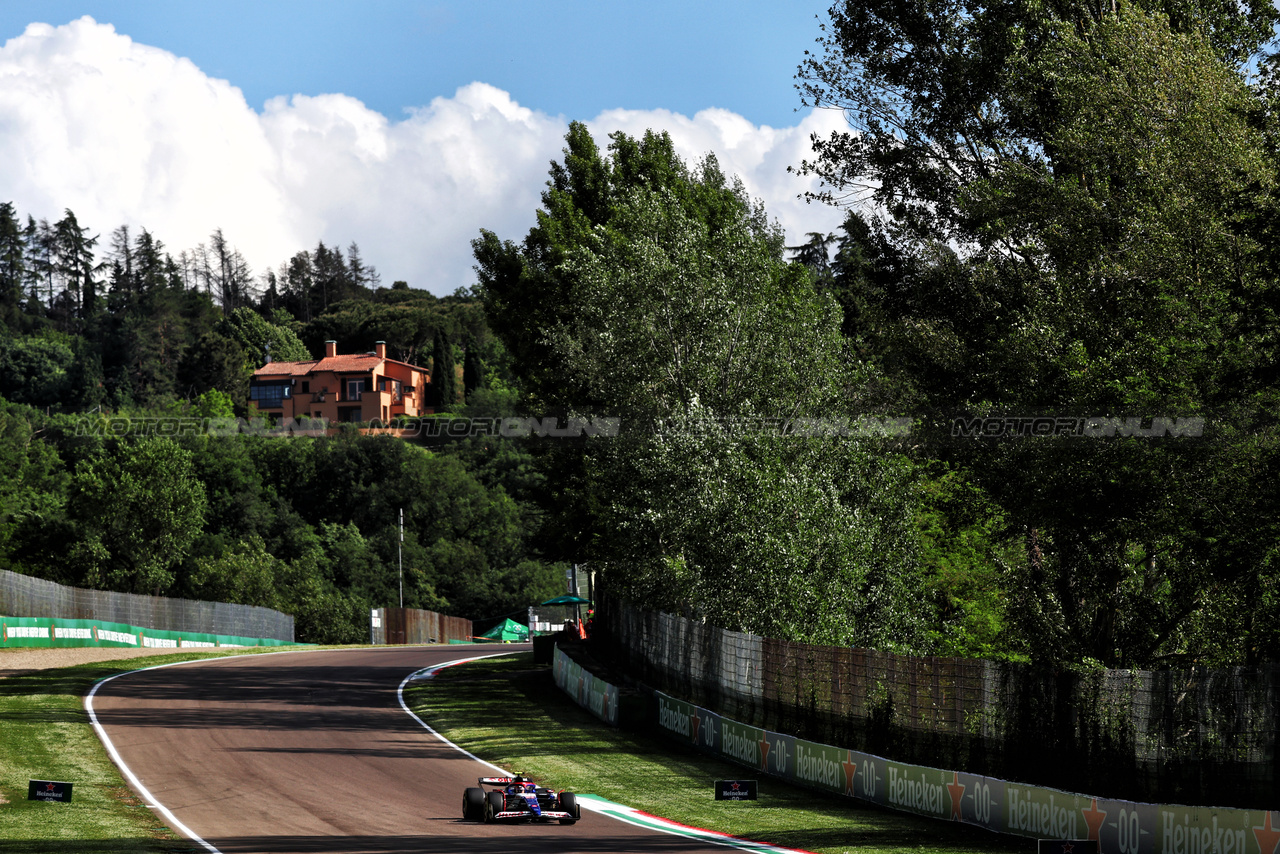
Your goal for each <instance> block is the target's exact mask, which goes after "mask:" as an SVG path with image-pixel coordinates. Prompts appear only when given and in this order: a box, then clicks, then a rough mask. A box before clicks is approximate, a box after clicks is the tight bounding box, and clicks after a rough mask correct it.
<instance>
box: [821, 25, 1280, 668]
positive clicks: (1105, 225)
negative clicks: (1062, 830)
mask: <svg viewBox="0 0 1280 854" xmlns="http://www.w3.org/2000/svg"><path fill="white" fill-rule="evenodd" d="M1153 5H1154V6H1155V7H1154V8H1153V7H1152V6H1148V5H1147V4H1126V5H1125V6H1124V7H1123V8H1117V7H1112V8H1110V9H1108V8H1106V7H1101V6H1098V7H1094V6H1071V5H1063V4H1048V5H1025V6H1024V5H1021V4H1013V5H1008V4H983V3H977V4H961V5H958V4H953V3H949V2H945V0H944V2H933V0H913V1H912V2H909V3H906V4H900V3H879V2H871V3H859V4H853V3H840V4H837V6H836V7H835V8H833V10H832V21H831V24H830V25H829V27H828V28H827V29H826V33H825V35H824V37H823V38H822V39H821V40H820V42H821V45H822V51H821V52H820V53H819V54H815V55H813V56H811V57H810V58H809V59H808V60H806V61H805V63H804V64H803V65H802V67H801V70H800V88H801V90H802V92H804V93H805V95H806V96H807V98H808V100H809V101H810V103H814V104H823V105H832V106H839V107H841V108H843V109H844V110H845V111H846V115H847V116H848V117H849V119H850V123H851V126H852V127H851V129H850V131H849V132H848V133H843V134H836V135H833V136H832V137H830V138H828V139H825V140H817V141H815V157H814V159H813V160H812V161H811V162H809V163H807V164H804V165H803V166H802V168H804V169H807V170H808V171H810V172H813V173H816V174H818V175H820V176H822V177H823V178H824V179H826V180H827V181H828V183H829V188H828V190H829V191H828V194H827V195H828V197H829V198H836V197H838V196H840V195H842V194H844V193H854V194H856V193H858V192H859V185H863V186H870V187H873V189H872V190H871V196H872V197H873V198H874V199H875V200H876V201H877V202H878V203H879V205H880V213H879V214H878V215H860V214H856V213H855V214H851V215H850V217H849V220H848V221H847V222H846V225H845V228H844V235H843V236H842V237H841V238H840V239H839V240H838V241H837V244H838V245H837V253H836V260H835V263H834V264H833V265H832V266H833V273H832V275H831V287H832V289H833V292H834V293H835V294H836V296H837V299H839V301H840V302H841V304H842V306H843V307H844V308H845V322H844V331H845V333H846V335H848V336H849V338H850V339H851V341H852V342H853V344H854V346H855V348H856V351H857V353H858V354H859V357H860V358H861V359H862V360H865V361H866V362H869V363H870V364H872V365H875V366H877V367H879V368H880V369H881V370H882V371H883V372H884V375H885V377H886V382H885V384H884V389H885V391H886V394H887V395H888V396H889V398H890V399H892V400H893V401H894V403H895V405H896V406H898V407H900V408H901V409H902V410H904V411H909V412H914V413H917V414H918V415H919V416H920V421H919V422H918V424H919V425H920V428H919V430H920V433H921V435H922V437H923V438H924V439H926V441H927V442H928V443H929V444H928V445H927V450H926V451H925V453H926V454H927V455H928V456H929V457H932V458H933V459H935V460H937V461H940V462H945V463H946V464H947V465H948V469H947V471H948V472H949V475H948V477H953V478H954V477H959V478H961V480H960V481H957V482H958V483H963V484H965V487H964V489H965V490H966V491H970V490H972V491H973V494H974V496H975V499H978V503H977V504H976V505H975V506H983V505H984V504H986V505H987V506H989V507H990V508H991V510H992V511H994V513H993V515H992V517H991V518H994V519H996V520H999V526H998V527H995V526H983V525H981V524H979V525H978V526H977V527H976V528H975V526H974V525H973V524H970V525H969V526H968V530H969V531H970V532H971V533H972V532H977V531H984V533H983V535H982V536H980V537H979V538H978V539H976V540H973V541H972V544H973V545H975V546H979V550H978V554H982V553H984V552H985V554H986V555H987V557H986V561H987V562H988V566H989V569H988V570H987V571H986V572H985V573H984V574H985V576H986V578H985V580H984V581H983V582H982V583H981V585H980V586H979V588H976V590H992V591H998V592H999V594H1000V599H1001V601H1002V602H1003V606H1002V608H1000V609H999V611H998V612H995V613H997V614H998V616H1000V617H1001V618H1002V620H1003V621H1004V623H1003V624H1004V625H1006V626H1008V627H1010V628H1011V629H1012V631H1011V632H1009V635H1010V637H1011V638H1016V639H1017V642H1018V643H1020V644H1021V645H1022V646H1023V647H1024V648H1025V649H1026V650H1027V651H1028V652H1029V653H1030V654H1031V655H1032V656H1033V657H1034V658H1036V659H1038V660H1042V661H1046V662H1050V663H1064V662H1065V663H1077V662H1081V661H1095V662H1101V663H1104V664H1107V665H1110V666H1135V665H1137V666H1151V665H1156V664H1160V663H1163V662H1177V663H1183V662H1201V663H1204V662H1217V663H1226V662H1252V661H1260V660H1268V659H1270V660H1274V659H1276V658H1277V657H1278V656H1280V647H1277V646H1276V645H1275V635H1274V633H1273V632H1270V630H1268V629H1266V628H1264V627H1265V626H1267V625H1271V624H1274V623H1275V620H1276V616H1277V613H1276V611H1275V600H1274V596H1273V595H1272V593H1271V592H1270V591H1273V590H1274V587H1275V584H1276V580H1275V579H1276V575H1275V569H1274V568H1273V561H1272V555H1273V554H1274V551H1275V543H1276V536H1275V535H1276V531H1275V525H1274V519H1275V518H1276V510H1277V509H1278V508H1277V507H1276V505H1275V503H1274V489H1273V487H1272V486H1271V484H1272V483H1273V482H1274V479H1273V477H1272V475H1271V471H1272V470H1273V469H1274V467H1275V465H1276V464H1277V462H1280V458H1278V457H1277V452H1278V451H1280V446H1278V445H1277V435H1276V417H1275V416H1276V402H1277V401H1276V397H1275V370H1274V367H1273V365H1274V363H1275V358H1274V352H1275V351H1274V345H1273V343H1272V342H1273V338H1274V336H1273V333H1272V331H1271V329H1272V328H1273V324H1274V317H1275V312H1274V305H1275V293H1276V291H1275V282H1276V277H1277V273H1280V268H1277V267H1276V265H1275V264H1274V260H1273V257H1272V256H1273V251H1272V250H1271V249H1270V248H1269V247H1268V246H1267V235H1268V234H1269V225H1267V223H1270V222H1272V221H1274V218H1275V211H1276V209H1275V186H1276V173H1277V165H1278V164H1277V158H1276V153H1277V149H1276V146H1275V144H1274V139H1275V137H1274V131H1273V122H1272V120H1271V118H1270V117H1269V114H1268V113H1269V109H1268V106H1267V105H1268V104H1269V103H1270V99H1272V98H1273V96H1271V95H1269V94H1268V92H1267V91H1266V90H1265V89H1262V90H1257V89H1250V87H1249V86H1248V85H1247V77H1246V72H1247V69H1248V67H1249V64H1250V62H1251V60H1253V59H1255V58H1257V55H1258V52H1259V51H1260V50H1261V48H1262V47H1263V46H1264V45H1265V43H1266V42H1267V41H1268V40H1269V39H1270V38H1271V37H1272V27H1273V26H1274V24H1275V23H1276V11H1275V9H1274V8H1273V7H1272V6H1271V5H1270V4H1252V5H1245V6H1239V7H1236V6H1232V7H1230V8H1228V7H1224V6H1216V5H1213V4H1205V5H1199V6H1198V5H1196V4H1194V3H1192V4H1189V5H1184V6H1182V7H1178V8H1177V9H1173V8H1171V7H1166V6H1164V5H1159V4H1153ZM961 8H963V12H960V11H959V10H960V9H961ZM891 44H893V45H895V47H894V48H892V49H888V46H889V45H891ZM968 414H979V415H994V416H1027V415H1046V416H1067V417H1072V418H1088V417H1108V418H1122V419H1124V418H1135V419H1140V421H1139V422H1138V423H1142V424H1147V423H1150V419H1152V418H1156V417H1166V418H1178V417H1181V418H1188V417H1197V418H1201V419H1204V423H1205V424H1206V425H1207V426H1206V428H1205V431H1204V435H1203V436H1200V437H1195V438H1190V437H1185V438H1178V439H1173V438H1166V439H1162V440H1155V439H1150V438H1138V437H1128V438H1125V437H1123V436H1111V437H1107V438H1095V439H1089V438H1062V437H1059V438H1031V437H1017V438H1008V439H1004V440H995V439H987V440H983V439H970V440H967V441H958V440H956V439H955V437H953V436H950V435H948V427H949V426H950V424H952V423H954V419H955V418H956V417H958V416H963V415H968ZM934 427H936V428H937V430H936V432H931V430H932V428H934ZM952 494H953V495H954V492H952ZM926 518H927V520H928V522H927V524H926V535H927V536H928V537H929V541H930V542H931V543H932V544H933V545H934V546H936V545H937V544H939V543H946V542H948V541H950V542H952V543H954V544H956V545H961V544H963V543H964V540H961V541H956V540H955V539H954V536H955V532H954V531H953V532H952V533H944V534H943V535H942V537H941V538H940V537H939V535H938V533H936V532H934V531H932V530H931V529H932V528H933V527H935V523H936V522H937V521H939V517H938V516H937V515H936V514H934V515H932V516H928V517H926ZM943 519H944V520H945V517H943ZM984 529H985V530H984ZM966 539H967V538H966ZM948 551H950V549H948ZM938 557H939V558H942V556H941V555H939V556H938ZM956 557H958V555H957V554H956V553H954V552H953V553H952V554H950V555H949V556H947V558H946V560H941V559H938V560H936V562H934V563H933V568H934V570H935V571H936V572H938V573H940V574H943V573H951V572H953V571H954V568H955V566H954V559H955V558H956ZM966 563H968V564H969V566H974V567H976V566H978V564H975V563H973V562H971V561H966ZM966 575H969V573H966ZM966 583H969V582H968V581H966ZM945 587H946V589H947V591H948V595H951V594H954V593H955V592H956V590H957V588H956V587H955V586H954V585H950V584H948V585H945ZM980 598H981V597H979V599H980ZM976 601H978V600H977V599H972V598H971V599H970V601H969V602H968V606H973V605H974V604H975V603H976ZM979 610H980V611H982V612H985V613H992V612H993V611H992V609H987V608H982V609H979ZM971 613H972V612H971ZM984 622H985V621H984ZM971 640H978V638H971Z"/></svg>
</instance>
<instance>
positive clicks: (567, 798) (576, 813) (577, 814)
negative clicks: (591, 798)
mask: <svg viewBox="0 0 1280 854" xmlns="http://www.w3.org/2000/svg"><path fill="white" fill-rule="evenodd" d="M560 809H562V810H564V811H565V812H567V813H568V814H569V815H571V816H573V818H562V819H560V823H561V824H574V823H575V822H577V820H578V819H580V818H582V808H581V807H579V806H578V796H577V795H575V794H574V793H573V792H561V793H560Z"/></svg>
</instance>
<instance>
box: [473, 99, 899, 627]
mask: <svg viewBox="0 0 1280 854" xmlns="http://www.w3.org/2000/svg"><path fill="white" fill-rule="evenodd" d="M611 140H612V142H611V144H610V146H609V153H608V155H607V156H606V155H603V154H602V153H601V152H600V151H599V150H598V149H597V148H596V146H595V143H594V141H593V140H592V139H591V137H590V135H589V133H587V131H586V128H585V127H584V126H582V125H580V124H576V123H575V124H574V125H572V126H571V127H570V131H569V134H568V136H567V137H566V141H567V148H566V150H565V158H564V162H563V164H561V163H556V164H553V166H552V172H551V180H550V181H549V182H548V187H547V191H546V192H545V193H544V195H543V209H542V210H540V211H539V212H538V224H537V226H535V227H534V229H533V230H531V231H530V233H529V235H528V236H527V237H526V238H525V240H524V242H523V245H522V246H516V245H515V244H513V243H510V242H508V243H502V242H500V241H498V239H497V238H496V237H495V236H494V235H492V234H490V233H487V232H485V233H483V234H482V237H481V238H480V239H478V240H477V241H475V242H474V243H473V246H474V247H475V252H476V258H477V260H478V262H479V268H478V269H479V272H480V285H479V288H480V292H481V295H482V298H483V299H484V300H485V303H486V307H487V308H488V310H489V312H490V316H491V321H492V324H493V326H494V328H495V330H497V331H498V334H499V335H500V336H501V337H502V338H503V342H504V344H505V345H506V346H507V348H508V349H509V350H510V351H511V352H512V353H513V354H514V359H513V365H514V367H515V370H516V371H517V372H518V373H519V374H520V377H521V379H522V380H523V381H524V382H526V383H528V387H529V388H531V389H532V390H533V391H534V393H535V395H536V397H537V398H538V399H539V400H540V401H542V402H544V403H546V404H548V405H549V406H551V407H555V408H556V409H557V410H561V411H565V412H567V413H569V414H571V415H576V414H582V415H599V414H605V413H608V414H616V415H618V416H620V417H621V418H622V421H623V423H624V424H625V425H626V430H625V433H624V434H623V435H621V436H619V437H618V438H617V439H614V440H607V441H606V440H600V441H597V440H593V441H592V442H591V443H588V445H587V446H586V448H585V449H583V448H581V447H577V446H574V447H565V448H563V449H560V448H556V449H554V450H550V451H549V452H548V454H547V458H548V459H549V460H550V461H551V465H552V466H554V468H551V469H549V470H548V474H549V475H550V476H551V477H552V478H553V479H554V480H555V481H556V483H553V484H552V486H551V491H552V494H553V495H555V494H557V493H559V494H563V495H572V496H573V501H572V505H571V506H572V513H573V516H574V517H575V518H574V520H572V521H571V522H568V524H567V525H566V527H576V528H577V531H576V532H574V533H571V534H570V537H569V539H570V540H571V542H572V545H569V544H567V543H566V544H565V545H566V546H568V548H566V550H565V551H564V552H562V553H561V554H562V555H563V556H564V557H566V558H568V559H582V558H584V557H589V558H590V559H592V560H595V561H597V562H598V565H602V566H603V568H604V576H605V578H606V579H607V580H608V583H609V584H611V585H613V586H614V589H617V590H620V591H622V592H624V593H625V594H628V595H630V596H632V597H634V598H636V599H637V600H643V601H646V602H647V603H648V604H649V605H650V606H653V607H664V608H670V609H673V610H682V611H687V612H693V613H696V614H699V615H701V616H703V617H705V618H706V619H709V620H712V621H714V622H716V623H717V625H721V626H724V627H726V628H731V629H737V630H743V631H753V632H760V633H768V634H774V635H777V636H784V637H794V638H804V639H812V640H820V641H825V642H833V643H853V642H862V643H876V644H884V645H893V646H897V647H899V648H913V647H914V646H915V645H916V644H917V643H918V641H919V640H920V639H921V635H920V633H919V626H918V625H917V624H916V621H915V618H914V617H913V616H912V615H913V613H914V609H913V607H912V605H911V603H910V601H909V596H908V592H907V591H908V590H909V589H910V587H911V583H910V579H911V577H912V575H913V572H914V562H913V558H912V555H913V552H914V547H913V546H912V545H911V543H912V530H911V529H912V524H913V523H912V522H911V519H910V516H911V514H910V510H909V507H910V496H909V487H908V485H907V482H906V479H905V478H904V477H903V472H902V470H901V467H900V463H899V462H898V461H896V460H894V459H893V458H892V457H891V456H889V457H882V456H881V455H880V454H879V453H872V452H871V449H870V446H869V444H863V443H859V442H853V443H846V442H841V441H837V442H833V441H831V440H830V439H822V438H815V439H802V438H797V437H795V436H788V435H782V433H781V431H780V430H776V429H775V430H769V429H767V428H766V429H763V430H761V429H756V428H755V427H753V425H759V424H760V423H762V421H765V420H766V419H794V418H818V417H822V418H839V417H840V416H841V415H846V414H847V413H848V410H847V401H846V398H845V395H846V393H847V391H848V389H850V388H857V387H858V386H859V385H860V384H861V382H862V380H863V378H862V377H859V376H857V375H856V374H850V373H849V372H848V371H846V370H845V363H844V360H843V358H842V346H841V337H840V334H839V315H838V312H837V309H836V308H835V305H834V303H833V302H832V301H831V300H830V299H829V298H828V297H826V296H824V295H822V294H820V293H818V292H817V291H816V290H815V288H814V285H813V281H812V278H811V276H810V273H809V272H808V270H807V269H806V268H805V267H804V266H803V265H800V264H795V263H788V262H787V261H786V260H785V258H784V252H785V247H784V245H783V240H782V235H781V232H780V231H779V230H778V229H777V227H776V226H774V225H773V224H772V223H770V222H769V220H768V218H767V216H766V214H765V212H764V210H763V208H762V207H760V206H759V205H757V204H754V203H752V202H751V200H750V199H749V198H748V197H747V196H746V194H745V192H744V191H743V189H742V187H741V184H740V183H738V182H733V181H730V180H729V179H727V178H726V177H725V176H724V174H723V173H722V172H721V171H720V169H719V167H718V164H717V163H716V162H715V159H714V158H713V157H710V156H708V157H707V158H706V159H704V160H703V161H702V162H701V163H700V164H698V165H697V166H696V167H694V168H692V169H691V168H689V167H687V166H686V165H685V164H684V163H683V161H681V160H680V158H679V157H677V156H676V154H675V152H674V149H673V146H672V144H671V140H670V138H669V137H667V136H666V135H665V134H663V135H659V134H655V133H652V132H650V133H647V134H646V135H645V136H644V138H643V139H640V140H635V139H632V138H630V137H627V136H626V135H624V134H614V135H613V136H612V137H611ZM526 356H527V357H528V360H527V361H523V359H524V357H526ZM584 450H585V455H584ZM575 455H576V456H577V457H578V460H577V461H576V462H575V460H574V459H573V457H574V456H575ZM872 508H874V509H872ZM575 523H576V524H575ZM569 548H572V549H576V550H577V551H576V552H574V551H569V550H568V549H569Z"/></svg>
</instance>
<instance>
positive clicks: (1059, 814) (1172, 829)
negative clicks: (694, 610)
mask: <svg viewBox="0 0 1280 854" xmlns="http://www.w3.org/2000/svg"><path fill="white" fill-rule="evenodd" d="M655 695H656V697H657V700H658V726H659V727H661V728H662V729H663V730H665V731H666V732H667V733H668V734H669V735H671V736H672V737H674V738H675V739H676V740H677V741H680V742H681V743H683V744H688V745H691V746H694V747H697V748H698V749H700V750H704V751H706V752H708V753H711V754H713V755H715V756H719V757H722V758H724V759H729V760H731V761H734V762H737V763H739V764H741V765H745V766H747V767H749V768H751V769H752V770H754V771H759V772H762V773H765V774H769V775H772V776H776V777H780V778H782V779H785V780H788V781H790V782H793V783H797V784H799V785H803V786H808V787H810V788H813V789H818V790H821V791H825V792H834V793H836V794H842V795H846V796H849V797H856V798H859V799H861V800H865V801H870V802H872V803H875V804H879V805H880V806H885V807H889V808H891V809H897V810H901V811H903V812H910V813H915V814H916V815H925V816H930V817H932V818H938V819H942V820H944V821H947V820H950V821H958V822H962V823H964V824H972V825H976V826H978V827H985V828H987V829H988V830H993V831H997V832H1001V833H1008V834H1013V835H1016V836H1023V837H1029V838H1032V839H1081V840H1093V841H1095V842H1097V843H1098V848H1099V850H1100V851H1101V852H1103V854H1280V811H1272V812H1267V811H1262V810H1242V809H1228V808H1220V809H1213V808H1208V807H1182V806H1162V805H1156V804H1142V803H1134V802H1130V801H1116V800H1108V799H1105V798H1095V797H1089V796H1086V795H1077V794H1072V793H1070V792H1060V791H1057V790H1054V789H1046V788H1041V787H1038V786H1024V785H1019V784H1015V783H1009V782H1006V781H1004V780H998V779H995V778H993V777H981V776H978V775H976V774H966V773H963V772H959V771H944V770H942V769H939V768H927V767H924V766H920V765H907V764H904V763H901V762H891V761H889V760H887V759H884V758H882V757H879V756H872V755H870V754H867V753H859V752H858V751H856V750H848V749H845V748H840V747H833V746H831V745H829V744H817V743H815V742H811V741H805V740H803V739H799V738H796V737H794V736H791V735H784V734H782V733H775V732H771V731H769V730H763V729H759V728H757V727H753V726H749V725H747V724H743V723H739V722H737V721H733V720H729V719H728V718H724V717H721V716H719V715H717V714H716V713H715V712H712V711H709V710H707V709H703V708H701V707H699V706H695V705H693V704H692V703H687V702H685V701H683V700H678V699H676V698H675V697H671V696H668V695H666V694H663V693H661V692H655ZM708 724H712V725H710V726H709V725H708ZM717 725H718V726H717ZM717 730H718V737H716V736H717Z"/></svg>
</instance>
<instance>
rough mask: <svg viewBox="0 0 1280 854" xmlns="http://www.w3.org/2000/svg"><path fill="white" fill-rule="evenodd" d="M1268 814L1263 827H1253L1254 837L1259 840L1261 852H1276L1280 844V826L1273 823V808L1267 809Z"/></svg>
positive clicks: (1263, 853)
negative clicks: (1277, 826)
mask: <svg viewBox="0 0 1280 854" xmlns="http://www.w3.org/2000/svg"><path fill="white" fill-rule="evenodd" d="M1266 815H1267V817H1266V818H1265V819H1264V820H1263V823H1262V827H1255V828H1254V829H1253V837H1254V839H1257V840H1258V851H1259V852H1261V854H1276V848H1277V846H1280V828H1276V827H1275V825H1274V824H1273V823H1272V821H1271V810H1267V814H1266Z"/></svg>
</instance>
